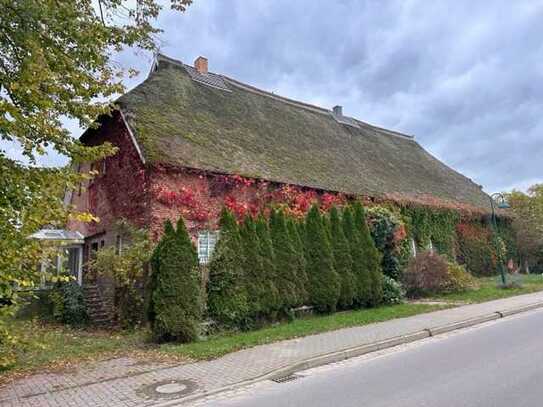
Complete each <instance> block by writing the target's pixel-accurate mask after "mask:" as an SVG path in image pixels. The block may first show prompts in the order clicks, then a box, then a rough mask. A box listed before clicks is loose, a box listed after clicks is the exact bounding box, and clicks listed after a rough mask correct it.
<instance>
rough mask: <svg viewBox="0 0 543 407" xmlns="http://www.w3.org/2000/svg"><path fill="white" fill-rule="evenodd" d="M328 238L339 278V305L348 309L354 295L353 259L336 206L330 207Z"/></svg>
mask: <svg viewBox="0 0 543 407" xmlns="http://www.w3.org/2000/svg"><path fill="white" fill-rule="evenodd" d="M330 238H331V240H330V241H331V243H332V253H333V259H334V269H335V270H336V273H337V274H338V276H339V279H340V294H339V306H340V307H341V308H342V309H348V308H350V307H351V306H352V305H353V301H354V296H355V278H354V274H353V271H352V270H353V259H352V257H351V249H350V247H349V242H348V241H347V238H346V237H345V233H344V232H343V227H342V225H341V220H340V218H339V213H338V210H337V209H336V207H334V206H333V207H332V208H331V209H330Z"/></svg>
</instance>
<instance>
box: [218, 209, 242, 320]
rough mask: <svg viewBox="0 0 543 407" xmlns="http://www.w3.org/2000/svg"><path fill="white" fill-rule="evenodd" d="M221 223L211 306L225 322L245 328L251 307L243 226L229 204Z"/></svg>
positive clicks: (219, 318)
mask: <svg viewBox="0 0 543 407" xmlns="http://www.w3.org/2000/svg"><path fill="white" fill-rule="evenodd" d="M219 225H220V233H219V241H218V242H217V245H216V246H215V250H214V251H213V255H212V256H211V261H210V263H209V280H208V283H207V309H208V312H209V315H210V316H211V318H213V319H214V320H215V321H217V322H218V323H220V324H221V325H224V326H226V327H239V328H245V327H246V326H247V322H248V320H247V318H248V315H249V311H250V309H249V303H248V298H247V286H246V283H247V280H246V276H245V273H244V269H243V264H244V253H243V247H242V243H241V237H240V231H239V227H238V224H237V222H236V219H235V218H234V215H233V214H232V212H230V211H229V210H228V209H226V208H224V209H223V210H222V212H221V217H220V221H219Z"/></svg>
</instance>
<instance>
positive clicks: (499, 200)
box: [490, 192, 509, 287]
mask: <svg viewBox="0 0 543 407" xmlns="http://www.w3.org/2000/svg"><path fill="white" fill-rule="evenodd" d="M495 204H497V205H498V208H500V209H506V208H509V204H508V203H507V201H506V200H505V197H504V196H503V194H500V193H499V192H496V193H494V194H492V195H490V207H491V208H492V228H493V229H494V242H495V245H496V250H499V248H498V244H497V243H498V224H497V222H496V209H495ZM498 268H499V270H500V276H501V278H502V285H503V286H504V287H505V284H506V283H507V280H506V277H505V269H504V267H503V263H502V261H501V258H499V259H498Z"/></svg>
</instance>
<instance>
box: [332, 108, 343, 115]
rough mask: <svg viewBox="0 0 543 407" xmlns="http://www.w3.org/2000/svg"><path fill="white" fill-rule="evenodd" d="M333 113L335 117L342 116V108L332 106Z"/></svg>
mask: <svg viewBox="0 0 543 407" xmlns="http://www.w3.org/2000/svg"><path fill="white" fill-rule="evenodd" d="M332 110H333V111H334V115H335V116H339V117H341V116H343V107H342V106H334V108H333V109H332Z"/></svg>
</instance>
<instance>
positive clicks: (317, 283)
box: [305, 205, 340, 312]
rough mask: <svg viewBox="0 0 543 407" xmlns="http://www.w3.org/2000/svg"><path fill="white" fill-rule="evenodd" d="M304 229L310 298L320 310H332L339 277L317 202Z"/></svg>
mask: <svg viewBox="0 0 543 407" xmlns="http://www.w3.org/2000/svg"><path fill="white" fill-rule="evenodd" d="M305 228H306V231H305V253H306V259H307V275H308V278H309V290H308V291H309V299H310V301H311V304H312V305H313V306H314V307H315V308H316V309H317V310H318V311H321V312H333V311H335V310H336V306H337V303H338V300H339V294H340V279H339V276H338V275H337V273H336V271H335V270H334V261H333V257H332V248H331V247H330V242H329V240H328V237H327V236H326V230H325V228H324V224H323V221H322V217H321V215H320V211H319V208H318V206H317V205H313V206H312V207H311V209H310V210H309V212H308V213H307V216H306V221H305Z"/></svg>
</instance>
